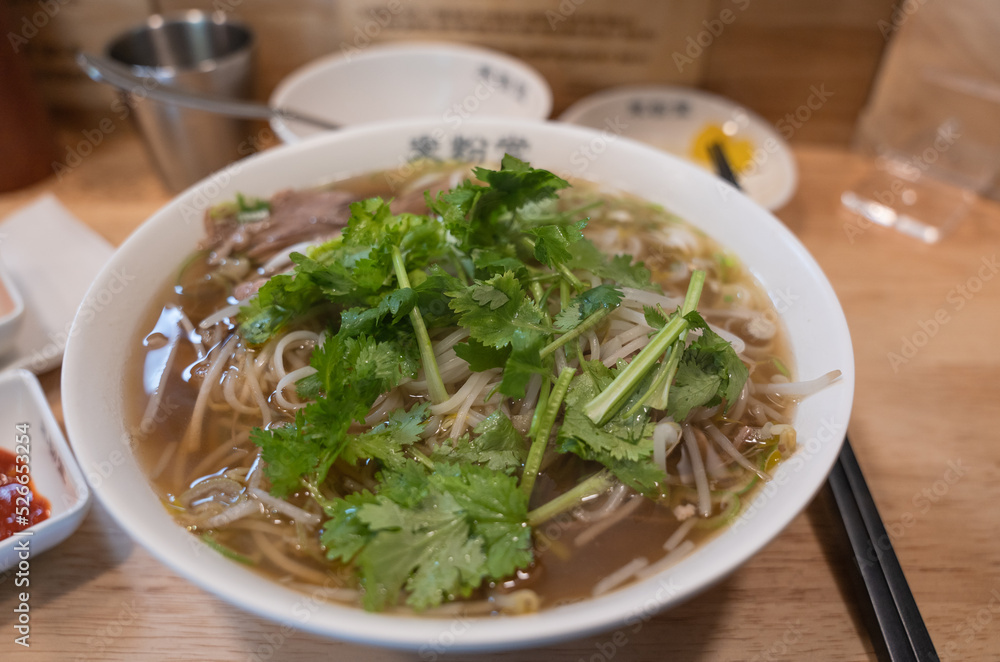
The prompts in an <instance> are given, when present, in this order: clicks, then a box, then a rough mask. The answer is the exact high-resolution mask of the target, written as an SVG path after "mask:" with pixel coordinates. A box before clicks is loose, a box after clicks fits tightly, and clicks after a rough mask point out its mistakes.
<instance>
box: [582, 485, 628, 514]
mask: <svg viewBox="0 0 1000 662" xmlns="http://www.w3.org/2000/svg"><path fill="white" fill-rule="evenodd" d="M627 491H628V486H626V485H625V484H623V483H618V484H617V485H615V486H614V487H612V488H611V489H610V490H608V498H607V499H605V500H604V503H603V504H601V507H600V508H597V509H595V510H587V509H586V508H584V507H583V506H577V507H576V508H575V509H574V510H573V516H574V517H575V518H576V519H578V520H580V521H581V522H596V521H597V520H601V519H604V518H605V517H607V516H608V515H610V514H611V511H613V510H614V509H615V508H617V507H618V504H620V503H621V502H622V499H624V498H625V492H627ZM595 496H597V495H595Z"/></svg>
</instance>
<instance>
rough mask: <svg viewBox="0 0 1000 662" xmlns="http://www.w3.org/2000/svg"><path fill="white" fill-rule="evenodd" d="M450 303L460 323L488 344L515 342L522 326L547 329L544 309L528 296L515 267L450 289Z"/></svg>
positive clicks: (474, 336)
mask: <svg viewBox="0 0 1000 662" xmlns="http://www.w3.org/2000/svg"><path fill="white" fill-rule="evenodd" d="M448 296H450V297H452V300H451V303H450V304H449V305H450V306H451V308H452V310H454V311H455V312H456V313H458V314H459V320H458V321H459V323H460V324H461V325H462V326H465V327H468V329H469V332H470V335H471V336H472V337H473V338H475V339H476V340H479V341H480V342H482V343H483V344H484V345H489V346H491V347H494V348H498V349H499V348H501V347H504V346H506V345H507V344H509V343H510V342H511V336H512V335H513V334H514V332H515V331H516V330H518V329H523V328H531V329H538V330H544V329H543V328H542V327H541V326H540V322H541V319H542V313H541V311H540V310H539V309H538V308H537V307H536V306H535V305H534V304H533V303H532V302H531V301H530V300H529V299H528V298H527V297H526V296H525V293H524V290H523V289H521V284H520V282H519V281H518V280H517V277H516V276H515V275H514V273H513V272H511V271H506V272H504V273H503V274H501V275H498V276H494V277H493V278H490V279H489V280H484V281H483V280H477V281H475V282H473V284H472V285H469V286H468V287H466V288H464V289H462V290H457V291H452V292H448Z"/></svg>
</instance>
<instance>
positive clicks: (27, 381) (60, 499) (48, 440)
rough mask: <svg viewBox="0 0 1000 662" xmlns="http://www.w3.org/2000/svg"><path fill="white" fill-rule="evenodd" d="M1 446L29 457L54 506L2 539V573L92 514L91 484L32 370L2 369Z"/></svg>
mask: <svg viewBox="0 0 1000 662" xmlns="http://www.w3.org/2000/svg"><path fill="white" fill-rule="evenodd" d="M25 437H26V438H27V440H28V441H27V443H25ZM0 448H3V449H4V450H7V451H9V452H12V453H15V455H17V454H25V455H27V456H28V459H29V462H28V471H29V475H30V476H31V482H32V485H33V487H34V488H35V491H36V493H37V494H40V495H41V496H42V497H44V498H45V499H46V500H48V502H49V504H50V505H51V511H50V513H49V517H48V518H47V519H45V520H43V521H41V522H39V523H38V524H35V525H34V526H31V527H28V528H27V529H25V531H24V532H22V533H16V534H14V535H12V536H10V537H9V538H7V539H5V540H0V572H3V571H4V570H7V569H8V568H12V567H14V566H15V565H17V564H18V563H20V562H21V561H28V562H29V563H30V561H31V559H32V558H34V557H35V556H36V555H38V554H41V553H42V552H44V551H45V550H47V549H51V548H52V547H55V546H56V545H58V544H59V543H60V542H62V541H63V540H65V539H66V538H67V537H68V536H69V534H71V533H73V532H74V531H75V530H76V528H77V527H78V526H80V522H82V521H83V517H84V515H86V514H87V508H88V507H89V506H90V489H89V488H88V487H87V481H85V480H84V479H83V473H82V472H81V471H80V468H79V467H78V466H77V464H76V460H75V459H74V458H73V454H72V453H71V452H70V450H69V445H68V444H67V443H66V438H65V437H63V434H62V431H61V430H60V429H59V424H58V423H56V420H55V418H54V417H53V416H52V410H51V409H50V408H49V404H48V402H47V401H46V399H45V394H44V393H43V392H42V387H41V386H40V385H39V384H38V379H37V378H36V377H35V376H34V375H33V374H31V373H30V372H28V371H27V370H8V371H5V372H3V373H0ZM15 449H16V450H15ZM23 451H27V453H23ZM25 541H27V542H25ZM25 547H27V549H25Z"/></svg>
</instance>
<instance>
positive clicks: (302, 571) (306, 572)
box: [250, 531, 328, 584]
mask: <svg viewBox="0 0 1000 662" xmlns="http://www.w3.org/2000/svg"><path fill="white" fill-rule="evenodd" d="M250 535H251V536H253V540H254V543H255V544H256V545H257V547H258V548H260V551H261V552H263V553H264V556H266V557H267V558H268V560H269V561H271V563H273V564H274V565H276V566H278V567H279V568H281V569H282V570H284V571H285V572H287V573H288V574H290V575H293V576H295V577H301V578H302V579H305V580H306V581H309V582H312V583H314V584H323V583H324V582H326V580H327V577H328V575H327V574H326V573H325V572H320V571H319V570H314V569H312V568H310V567H308V566H304V565H302V564H301V563H299V562H297V561H293V560H292V559H290V558H288V556H286V555H285V554H284V553H283V552H282V551H281V550H280V549H278V548H277V547H275V546H274V544H273V543H272V542H271V541H270V540H268V539H267V535H266V534H264V533H261V532H260V531H251V532H250Z"/></svg>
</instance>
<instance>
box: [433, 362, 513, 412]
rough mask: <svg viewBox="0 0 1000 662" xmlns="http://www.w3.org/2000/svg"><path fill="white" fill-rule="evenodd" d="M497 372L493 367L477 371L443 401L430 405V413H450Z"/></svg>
mask: <svg viewBox="0 0 1000 662" xmlns="http://www.w3.org/2000/svg"><path fill="white" fill-rule="evenodd" d="M497 374H499V370H498V369H496V368H493V369H491V370H484V371H483V372H477V373H475V374H474V375H472V377H470V378H469V379H468V381H466V382H465V384H463V385H462V388H460V389H458V391H457V392H456V393H455V394H454V395H453V396H451V397H450V398H448V399H447V400H445V401H444V402H442V403H440V404H436V405H431V413H432V414H451V413H454V412H456V411H458V409H459V408H460V407H461V406H462V403H464V402H465V400H466V399H467V398H469V397H470V394H476V395H478V394H479V390H480V389H481V388H482V387H483V386H484V385H485V384H486V382H488V381H489V380H490V379H492V378H493V377H495V376H496V375H497Z"/></svg>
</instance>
